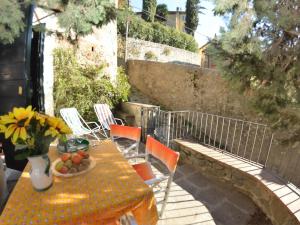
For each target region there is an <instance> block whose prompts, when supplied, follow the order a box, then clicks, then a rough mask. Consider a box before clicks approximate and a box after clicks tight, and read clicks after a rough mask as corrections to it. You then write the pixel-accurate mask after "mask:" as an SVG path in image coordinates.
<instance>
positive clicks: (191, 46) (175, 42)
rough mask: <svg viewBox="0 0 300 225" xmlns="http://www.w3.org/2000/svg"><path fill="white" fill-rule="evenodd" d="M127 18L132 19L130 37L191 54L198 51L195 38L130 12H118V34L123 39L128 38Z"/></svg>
mask: <svg viewBox="0 0 300 225" xmlns="http://www.w3.org/2000/svg"><path fill="white" fill-rule="evenodd" d="M127 17H129V18H130V24H129V33H128V36H129V37H132V38H136V39H141V40H145V41H151V42H155V43H160V44H166V45H169V46H173V47H175V48H180V49H185V50H188V51H191V52H197V51H198V44H197V42H196V40H195V38H194V37H193V36H191V35H188V34H186V33H184V32H180V31H178V30H176V29H175V28H172V27H168V26H165V25H163V24H161V23H159V22H153V23H149V22H146V21H144V20H143V19H141V18H140V17H138V16H137V15H134V13H133V12H131V11H129V10H122V11H119V12H118V18H117V22H118V32H119V34H121V35H122V36H123V37H125V36H126V21H127Z"/></svg>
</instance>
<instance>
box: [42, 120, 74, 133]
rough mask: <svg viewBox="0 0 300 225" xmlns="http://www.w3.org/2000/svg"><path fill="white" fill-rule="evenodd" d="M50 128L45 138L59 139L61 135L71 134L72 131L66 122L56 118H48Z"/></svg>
mask: <svg viewBox="0 0 300 225" xmlns="http://www.w3.org/2000/svg"><path fill="white" fill-rule="evenodd" d="M47 121H48V124H49V126H50V128H49V129H48V130H47V131H46V132H45V136H48V135H51V136H52V137H59V136H60V135H61V134H71V133H72V131H71V130H70V128H69V127H68V126H67V125H66V124H65V122H64V121H63V120H62V119H60V118H56V117H49V118H47Z"/></svg>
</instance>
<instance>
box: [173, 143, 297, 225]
mask: <svg viewBox="0 0 300 225" xmlns="http://www.w3.org/2000/svg"><path fill="white" fill-rule="evenodd" d="M173 147H174V148H176V149H177V150H178V151H179V152H180V160H181V161H183V162H185V163H190V164H192V165H194V166H196V167H197V168H199V169H200V170H201V171H202V172H203V174H204V175H205V176H208V177H209V176H213V177H216V178H217V179H219V180H221V181H224V182H228V183H230V184H231V185H232V187H233V188H237V189H238V190H240V191H241V192H243V193H244V194H246V195H248V196H249V197H250V198H251V199H252V200H253V201H254V202H255V203H256V204H257V205H258V206H259V207H260V208H261V209H262V211H264V213H265V214H266V215H267V216H268V217H269V218H270V219H271V221H272V223H273V224H274V225H299V224H300V195H299V193H296V192H294V191H292V190H291V189H290V188H289V187H288V186H287V185H286V184H285V183H284V182H282V181H281V180H279V179H278V178H276V177H274V176H273V175H272V174H271V173H269V172H268V171H266V170H265V169H263V168H261V167H258V166H256V165H253V164H250V163H248V162H245V161H242V160H239V159H236V158H233V157H231V156H228V155H224V154H222V153H220V152H217V151H214V150H212V149H209V148H206V147H204V146H202V145H200V144H197V143H193V142H189V141H184V140H176V141H175V144H174V146H173Z"/></svg>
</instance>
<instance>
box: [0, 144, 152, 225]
mask: <svg viewBox="0 0 300 225" xmlns="http://www.w3.org/2000/svg"><path fill="white" fill-rule="evenodd" d="M89 152H90V154H91V156H93V157H94V158H95V159H96V161H97V164H96V166H95V168H93V169H92V170H91V171H89V172H88V173H86V174H82V175H79V176H77V177H72V178H59V177H54V183H53V186H52V187H51V188H50V189H49V190H47V191H45V192H36V191H35V190H34V189H33V187H32V185H31V181H30V178H29V173H28V171H29V169H30V166H29V165H27V167H26V168H25V170H24V172H23V174H22V176H21V178H20V179H19V181H18V183H17V185H16V187H15V189H14V190H13V192H12V194H11V196H10V198H9V200H8V202H7V204H6V207H5V209H4V211H3V213H2V215H1V217H0V224H2V225H48V224H51V225H96V224H97V225H98V224H106V223H108V221H110V220H113V219H114V218H118V217H120V216H121V215H123V214H124V213H125V212H128V211H132V213H133V214H134V216H135V218H136V220H137V222H138V224H139V225H142V224H143V225H148V224H149V225H152V224H156V222H157V220H158V216H157V211H156V205H155V199H154V195H153V192H152V190H151V189H150V188H149V187H148V186H147V185H145V184H144V182H143V181H142V179H141V178H140V177H139V176H138V175H137V174H136V172H135V171H134V170H133V169H132V167H131V166H130V165H129V163H128V162H127V161H126V159H124V157H123V156H122V155H121V153H120V152H119V151H118V150H117V148H116V146H115V144H114V143H112V142H110V141H104V142H101V144H100V145H98V146H96V147H93V148H92V149H91V150H90V151H89ZM49 156H50V159H51V161H54V160H55V159H56V158H57V157H58V154H57V152H56V151H55V149H51V150H50V152H49Z"/></svg>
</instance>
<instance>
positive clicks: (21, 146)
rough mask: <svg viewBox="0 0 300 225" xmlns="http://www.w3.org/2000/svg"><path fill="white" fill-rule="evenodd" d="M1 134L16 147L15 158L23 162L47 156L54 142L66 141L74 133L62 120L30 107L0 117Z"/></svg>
mask: <svg viewBox="0 0 300 225" xmlns="http://www.w3.org/2000/svg"><path fill="white" fill-rule="evenodd" d="M0 133H3V134H4V137H5V138H6V139H10V140H11V142H12V143H13V144H14V145H15V151H16V154H15V158H16V159H20V160H21V159H25V158H27V157H31V156H38V155H44V154H47V153H48V150H49V146H50V143H51V142H52V141H54V140H55V139H56V138H60V139H62V140H65V139H66V135H67V134H70V133H72V132H71V130H70V128H69V127H68V126H67V125H66V124H65V123H64V121H63V120H62V119H60V118H56V117H51V116H48V115H45V114H41V113H39V112H36V111H35V110H33V109H32V107H31V106H28V107H27V108H14V109H13V110H12V112H9V113H8V114H7V115H3V116H0Z"/></svg>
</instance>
